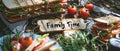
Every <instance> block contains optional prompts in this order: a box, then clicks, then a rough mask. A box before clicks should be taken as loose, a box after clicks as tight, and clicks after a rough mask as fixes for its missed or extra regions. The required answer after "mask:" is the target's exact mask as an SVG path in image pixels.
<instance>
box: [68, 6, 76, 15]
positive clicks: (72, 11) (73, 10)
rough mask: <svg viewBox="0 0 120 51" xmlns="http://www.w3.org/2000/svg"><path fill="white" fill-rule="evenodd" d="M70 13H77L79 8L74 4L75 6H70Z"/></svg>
mask: <svg viewBox="0 0 120 51" xmlns="http://www.w3.org/2000/svg"><path fill="white" fill-rule="evenodd" d="M67 9H68V13H69V14H70V15H75V14H76V13H77V8H76V7H75V6H74V7H72V6H68V8H67Z"/></svg>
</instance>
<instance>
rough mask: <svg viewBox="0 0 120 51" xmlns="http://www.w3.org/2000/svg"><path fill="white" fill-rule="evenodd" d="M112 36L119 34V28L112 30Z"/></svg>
mask: <svg viewBox="0 0 120 51" xmlns="http://www.w3.org/2000/svg"><path fill="white" fill-rule="evenodd" d="M112 34H120V28H118V29H114V30H112Z"/></svg>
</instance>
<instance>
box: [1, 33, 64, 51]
mask: <svg viewBox="0 0 120 51" xmlns="http://www.w3.org/2000/svg"><path fill="white" fill-rule="evenodd" d="M14 35H15V34H10V36H11V37H13V36H14ZM23 35H24V36H32V38H33V39H36V38H38V37H39V36H41V35H37V34H32V33H23ZM7 36H9V35H5V36H2V37H0V40H1V41H0V45H3V41H4V38H6V37H7ZM51 41H55V40H53V39H49V40H48V41H47V43H49V42H51ZM56 47H57V48H59V50H61V51H63V49H62V47H61V46H60V45H59V43H58V42H57V43H56V44H55V45H53V46H51V47H50V48H56ZM53 50H54V49H53ZM0 51H3V50H2V47H0Z"/></svg>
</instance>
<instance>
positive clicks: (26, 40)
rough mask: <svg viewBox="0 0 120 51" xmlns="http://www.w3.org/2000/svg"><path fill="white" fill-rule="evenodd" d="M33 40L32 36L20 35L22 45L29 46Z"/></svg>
mask: <svg viewBox="0 0 120 51" xmlns="http://www.w3.org/2000/svg"><path fill="white" fill-rule="evenodd" d="M32 42H33V40H32V37H31V36H26V37H24V36H21V37H20V43H21V44H22V46H24V47H28V46H29V45H30V44H32Z"/></svg>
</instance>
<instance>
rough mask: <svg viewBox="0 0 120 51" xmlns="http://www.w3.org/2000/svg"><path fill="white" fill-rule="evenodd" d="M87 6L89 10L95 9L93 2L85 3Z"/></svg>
mask: <svg viewBox="0 0 120 51" xmlns="http://www.w3.org/2000/svg"><path fill="white" fill-rule="evenodd" d="M85 7H86V8H87V9H88V10H90V11H93V9H94V5H93V4H91V3H90V4H86V5H85Z"/></svg>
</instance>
